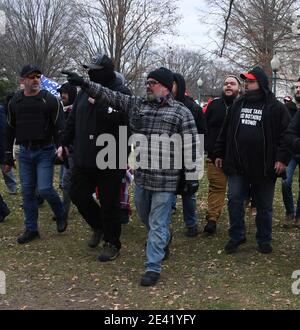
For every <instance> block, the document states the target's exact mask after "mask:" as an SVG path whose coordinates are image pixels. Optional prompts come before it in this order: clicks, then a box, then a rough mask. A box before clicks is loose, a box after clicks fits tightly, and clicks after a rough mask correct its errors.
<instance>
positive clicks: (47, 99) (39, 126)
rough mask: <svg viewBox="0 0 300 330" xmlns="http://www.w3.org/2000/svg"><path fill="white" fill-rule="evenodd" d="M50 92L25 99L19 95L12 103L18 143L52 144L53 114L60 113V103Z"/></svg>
mask: <svg viewBox="0 0 300 330" xmlns="http://www.w3.org/2000/svg"><path fill="white" fill-rule="evenodd" d="M48 94H49V92H47V91H45V90H43V91H40V93H39V94H38V95H36V96H32V97H25V96H24V94H23V92H21V93H18V94H17V95H16V96H15V97H14V98H13V100H12V101H11V104H10V107H11V109H12V111H13V114H14V116H15V120H16V142H17V143H20V144H22V143H24V142H32V141H36V142H46V141H47V142H49V143H50V142H51V141H52V136H53V132H54V131H53V127H54V125H53V122H52V120H51V112H52V111H55V110H54V109H57V111H59V101H58V100H56V98H55V97H53V96H52V95H50V96H49V95H48Z"/></svg>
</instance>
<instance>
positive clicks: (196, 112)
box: [174, 73, 207, 135]
mask: <svg viewBox="0 0 300 330" xmlns="http://www.w3.org/2000/svg"><path fill="white" fill-rule="evenodd" d="M174 80H175V81H176V83H177V86H178V89H177V97H176V100H177V101H179V102H181V103H183V104H184V105H185V106H186V107H187V108H188V109H189V110H190V111H191V113H192V115H193V117H194V120H195V123H196V126H197V130H198V133H199V134H204V135H206V134H207V125H206V120H205V117H204V114H203V112H202V108H201V107H200V106H199V105H198V104H197V103H196V102H195V101H194V100H193V98H191V97H190V96H186V95H185V92H186V83H185V80H184V78H183V76H182V75H181V74H179V73H174Z"/></svg>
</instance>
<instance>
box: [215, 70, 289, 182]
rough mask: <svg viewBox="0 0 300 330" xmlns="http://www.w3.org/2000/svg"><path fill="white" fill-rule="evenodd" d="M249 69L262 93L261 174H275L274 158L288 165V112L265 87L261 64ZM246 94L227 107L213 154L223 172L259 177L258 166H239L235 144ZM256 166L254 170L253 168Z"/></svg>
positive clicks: (269, 175)
mask: <svg viewBox="0 0 300 330" xmlns="http://www.w3.org/2000/svg"><path fill="white" fill-rule="evenodd" d="M252 73H253V74H254V75H255V76H256V77H257V79H258V81H259V83H260V86H261V89H262V90H263V91H264V94H265V108H264V111H263V115H262V130H263V132H262V134H263V138H264V148H263V150H264V151H263V152H264V157H265V158H264V169H263V173H264V177H269V178H272V179H274V178H276V173H275V171H274V166H275V163H276V162H277V161H280V162H282V163H284V164H285V165H288V163H289V161H290V158H291V154H290V152H289V150H288V148H287V145H286V143H285V139H284V136H285V133H286V128H287V127H288V124H289V121H290V116H289V114H288V111H287V109H286V108H285V106H284V105H283V104H282V103H281V102H279V101H277V100H276V98H275V97H274V95H273V94H272V93H271V92H270V90H269V88H268V79H267V77H266V75H265V73H264V72H263V71H262V70H261V69H260V68H258V67H257V68H255V71H254V72H253V71H252ZM244 103H245V96H243V97H241V98H240V99H239V100H237V101H236V102H235V103H234V104H233V105H232V107H231V108H230V109H229V111H228V114H227V116H226V118H225V121H224V123H223V126H222V129H221V132H220V135H219V137H218V139H217V142H216V145H215V149H214V154H215V157H216V158H221V159H223V160H224V162H223V170H224V172H225V174H226V175H233V174H241V175H244V176H246V177H249V178H256V179H259V177H258V175H257V173H260V172H261V171H259V170H258V169H255V168H247V166H245V165H244V167H243V168H242V167H241V160H240V155H239V153H238V148H237V139H236V136H237V133H238V129H239V125H240V120H241V119H240V115H241V110H242V108H243V105H244ZM256 170H257V171H256Z"/></svg>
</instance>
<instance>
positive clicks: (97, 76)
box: [88, 68, 116, 86]
mask: <svg viewBox="0 0 300 330" xmlns="http://www.w3.org/2000/svg"><path fill="white" fill-rule="evenodd" d="M88 75H89V77H90V80H91V81H93V82H95V83H97V84H101V85H103V86H109V85H110V84H112V83H113V82H114V80H115V78H116V76H115V73H114V70H113V69H112V68H103V69H99V70H92V69H90V70H89V71H88Z"/></svg>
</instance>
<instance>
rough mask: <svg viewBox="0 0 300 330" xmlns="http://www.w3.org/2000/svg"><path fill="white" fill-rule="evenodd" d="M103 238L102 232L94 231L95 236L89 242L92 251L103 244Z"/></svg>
mask: <svg viewBox="0 0 300 330" xmlns="http://www.w3.org/2000/svg"><path fill="white" fill-rule="evenodd" d="M102 237H103V233H102V231H101V230H98V229H93V234H92V237H91V238H90V240H89V241H88V246H89V247H90V248H92V249H94V248H96V247H97V246H98V245H99V243H100V242H101V239H102Z"/></svg>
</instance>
